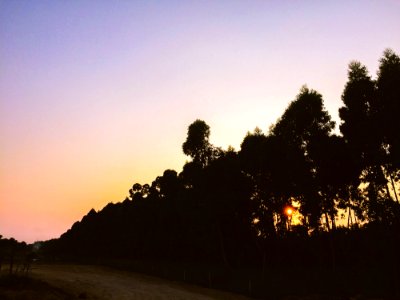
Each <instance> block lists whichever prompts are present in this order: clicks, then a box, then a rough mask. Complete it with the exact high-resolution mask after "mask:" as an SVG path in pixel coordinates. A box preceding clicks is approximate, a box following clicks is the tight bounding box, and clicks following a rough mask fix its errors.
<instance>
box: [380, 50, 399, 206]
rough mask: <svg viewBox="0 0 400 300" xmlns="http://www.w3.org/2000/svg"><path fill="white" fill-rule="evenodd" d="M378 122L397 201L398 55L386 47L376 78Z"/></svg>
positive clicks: (387, 167) (386, 165)
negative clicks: (381, 130) (381, 129)
mask: <svg viewBox="0 0 400 300" xmlns="http://www.w3.org/2000/svg"><path fill="white" fill-rule="evenodd" d="M377 98H378V101H377V103H376V104H377V105H376V110H377V111H378V114H379V117H378V122H379V123H380V126H381V128H383V132H382V137H383V147H384V149H385V153H386V154H387V156H386V159H385V167H386V170H387V173H388V176H389V177H390V181H391V183H392V188H393V191H394V195H395V198H396V200H397V202H399V199H398V195H397V191H396V182H398V181H399V180H400V122H399V112H400V57H399V56H398V55H397V54H396V53H394V52H393V50H391V49H386V50H385V51H384V53H383V57H382V58H381V60H380V65H379V71H378V79H377Z"/></svg>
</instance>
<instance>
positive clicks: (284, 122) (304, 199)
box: [271, 86, 335, 228]
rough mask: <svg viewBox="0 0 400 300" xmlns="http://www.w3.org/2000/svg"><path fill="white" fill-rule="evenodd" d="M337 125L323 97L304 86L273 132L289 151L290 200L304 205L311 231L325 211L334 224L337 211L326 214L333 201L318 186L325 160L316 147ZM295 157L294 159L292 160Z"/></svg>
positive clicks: (316, 226) (287, 163)
mask: <svg viewBox="0 0 400 300" xmlns="http://www.w3.org/2000/svg"><path fill="white" fill-rule="evenodd" d="M334 126H335V122H333V121H332V120H331V117H330V115H329V113H328V112H327V111H326V109H325V108H324V105H323V99H322V96H321V95H320V94H319V93H318V92H316V91H315V90H312V89H308V88H307V87H306V86H304V87H302V88H301V90H300V93H299V94H298V95H297V97H296V99H295V100H294V101H292V102H291V103H290V104H289V106H288V108H287V109H286V110H285V112H284V114H283V115H282V117H281V118H280V119H279V120H278V122H277V123H276V124H275V126H274V127H273V129H272V132H271V133H272V135H274V136H275V137H276V138H277V139H279V140H280V141H281V143H283V144H284V148H285V149H287V150H286V151H287V157H288V160H287V161H286V165H285V166H287V167H288V168H289V170H291V173H292V174H291V176H290V177H288V179H289V180H291V181H292V182H291V187H292V188H291V190H290V192H291V193H292V194H291V195H290V197H291V198H294V199H296V200H297V201H299V202H300V203H301V207H300V211H301V212H302V214H303V215H304V217H305V219H304V223H305V224H306V225H308V226H310V227H311V228H318V227H319V224H320V217H321V215H322V213H323V212H326V213H328V212H329V213H330V214H331V216H330V217H331V221H332V222H334V214H335V211H334V210H331V211H327V210H328V209H327V208H328V207H329V208H331V207H334V204H333V203H332V201H333V199H332V197H330V195H329V194H327V193H324V192H323V190H322V189H321V186H318V184H316V183H317V182H318V180H317V178H318V176H320V174H319V170H320V169H319V168H318V163H319V162H320V161H321V159H322V158H321V155H320V154H321V153H318V152H316V151H315V149H317V148H318V147H316V145H318V144H319V143H321V141H323V140H325V139H327V138H329V136H330V135H331V132H332V130H333V128H334ZM293 157H295V159H291V158H293ZM288 196H289V195H288ZM324 203H325V204H324ZM327 203H330V204H327Z"/></svg>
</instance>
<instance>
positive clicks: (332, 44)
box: [0, 0, 400, 242]
mask: <svg viewBox="0 0 400 300" xmlns="http://www.w3.org/2000/svg"><path fill="white" fill-rule="evenodd" d="M399 29H400V2H399V1H2V0H0V134H1V140H2V141H1V148H0V234H2V235H3V236H6V237H11V236H13V237H15V238H17V239H19V240H25V241H28V242H32V241H34V240H38V239H48V238H53V237H58V236H59V235H60V234H61V233H62V232H64V231H65V230H67V229H68V228H69V227H70V226H71V225H72V223H73V222H75V221H76V220H78V219H80V218H81V217H82V216H83V215H84V214H86V213H87V212H88V211H89V210H90V209H91V208H92V207H93V208H95V209H100V208H102V207H103V206H104V205H106V204H107V203H108V202H110V201H113V202H116V201H120V200H123V199H124V197H125V195H126V194H127V192H128V190H129V188H130V187H131V185H132V184H133V183H135V182H140V183H146V182H148V183H151V181H152V180H153V179H154V178H155V177H156V176H157V175H160V174H162V172H163V170H165V169H167V168H171V169H176V170H177V171H178V172H179V171H180V170H181V167H182V165H183V164H184V163H185V161H186V159H187V158H186V157H184V155H183V154H182V151H181V145H182V143H183V142H184V140H185V138H186V131H187V127H188V125H189V124H190V123H191V122H192V121H194V120H195V119H196V118H201V119H203V120H205V121H206V122H207V123H208V124H209V125H210V126H211V141H212V142H213V143H214V144H215V145H218V146H222V147H224V148H226V147H227V146H228V145H233V146H234V147H235V148H236V149H239V146H240V143H241V141H242V140H243V138H244V136H245V134H246V132H247V131H249V130H250V131H251V130H253V129H254V128H255V127H256V126H258V127H260V128H261V129H263V130H264V131H265V132H266V131H267V130H268V127H269V126H270V125H271V124H272V123H274V122H275V121H276V119H277V118H278V117H279V116H280V115H281V114H282V113H283V111H284V109H285V107H286V106H287V105H288V102H289V101H291V100H293V99H294V98H295V96H296V94H297V93H298V91H299V89H300V87H301V86H302V85H303V84H307V85H308V86H309V87H310V88H313V89H316V90H317V91H319V92H320V93H321V94H322V95H323V97H324V100H325V105H326V107H327V109H328V110H329V112H330V113H331V115H332V117H333V118H334V119H335V120H337V119H338V117H337V115H338V114H337V110H338V108H339V107H340V106H341V100H340V96H341V93H342V91H343V87H344V84H345V82H346V72H347V64H348V63H349V62H350V61H351V60H353V59H357V60H360V61H361V62H362V63H364V64H365V65H367V67H368V69H369V70H370V72H371V75H372V76H373V77H374V76H375V74H376V70H377V66H378V60H379V58H380V57H381V55H382V52H383V50H384V49H385V48H387V47H390V48H392V49H393V50H394V51H395V52H397V53H400V34H399V32H400V30H399Z"/></svg>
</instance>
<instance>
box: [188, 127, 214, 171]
mask: <svg viewBox="0 0 400 300" xmlns="http://www.w3.org/2000/svg"><path fill="white" fill-rule="evenodd" d="M209 137H210V126H208V125H207V123H206V122H204V121H203V120H199V119H197V120H196V121H194V122H193V123H192V124H190V125H189V128H188V134H187V138H186V141H185V142H184V143H183V145H182V149H183V153H185V154H186V155H188V156H190V157H192V159H193V162H194V163H196V164H199V165H201V166H202V167H204V166H206V165H208V164H209V163H210V162H211V161H212V160H213V159H215V158H217V157H218V156H219V155H220V154H221V149H219V148H216V147H214V146H213V145H212V144H210V142H209Z"/></svg>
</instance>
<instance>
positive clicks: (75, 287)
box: [32, 265, 250, 300]
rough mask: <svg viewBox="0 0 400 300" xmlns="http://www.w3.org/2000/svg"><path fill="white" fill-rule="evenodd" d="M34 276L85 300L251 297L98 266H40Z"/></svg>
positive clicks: (33, 272)
mask: <svg viewBox="0 0 400 300" xmlns="http://www.w3.org/2000/svg"><path fill="white" fill-rule="evenodd" d="M32 276H33V277H36V278H38V279H41V280H43V281H45V282H48V283H49V284H51V285H52V286H55V287H57V288H60V289H62V290H64V291H67V292H68V293H70V294H72V295H74V296H75V297H77V298H81V299H98V300H103V299H120V300H124V299H132V300H134V299H142V300H147V299H152V300H158V299H160V300H161V299H174V300H180V299H182V300H184V299H195V300H210V299H227V300H228V299H232V300H233V299H234V300H239V299H241V300H245V299H250V298H247V297H244V296H239V295H235V294H230V293H227V292H221V291H217V290H212V289H206V288H201V287H197V286H193V285H189V284H184V283H178V282H170V281H166V280H162V279H158V278H154V277H150V276H145V275H141V274H137V273H130V272H124V271H118V270H114V269H110V268H105V267H98V266H81V265H37V266H35V268H34V269H33V270H32Z"/></svg>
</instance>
